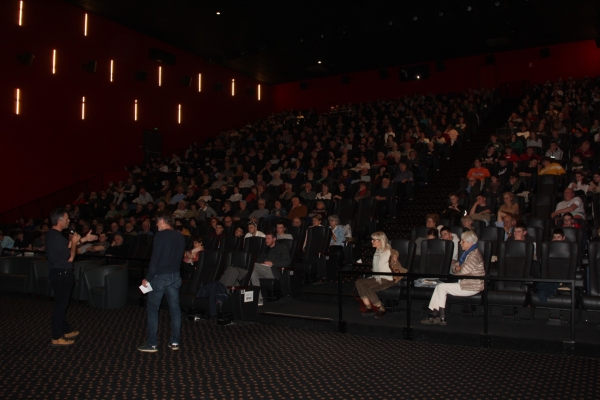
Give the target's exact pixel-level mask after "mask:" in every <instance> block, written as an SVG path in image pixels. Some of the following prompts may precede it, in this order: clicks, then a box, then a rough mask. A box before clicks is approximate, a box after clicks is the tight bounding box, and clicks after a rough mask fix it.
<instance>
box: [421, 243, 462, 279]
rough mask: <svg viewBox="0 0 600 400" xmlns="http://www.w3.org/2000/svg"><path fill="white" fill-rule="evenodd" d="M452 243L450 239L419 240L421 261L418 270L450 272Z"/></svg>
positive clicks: (422, 271)
mask: <svg viewBox="0 0 600 400" xmlns="http://www.w3.org/2000/svg"><path fill="white" fill-rule="evenodd" d="M453 246H454V243H452V241H451V240H444V239H431V240H423V241H422V242H421V262H420V264H419V270H418V271H416V272H418V273H422V274H447V273H449V272H450V265H451V263H452V252H453V248H454V247H453Z"/></svg>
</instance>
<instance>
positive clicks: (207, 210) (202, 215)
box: [197, 200, 217, 221]
mask: <svg viewBox="0 0 600 400" xmlns="http://www.w3.org/2000/svg"><path fill="white" fill-rule="evenodd" d="M216 216H217V213H216V211H215V210H213V209H212V207H210V206H209V205H208V204H206V202H205V201H204V200H198V217H197V219H198V221H206V220H208V219H210V218H214V217H216Z"/></svg>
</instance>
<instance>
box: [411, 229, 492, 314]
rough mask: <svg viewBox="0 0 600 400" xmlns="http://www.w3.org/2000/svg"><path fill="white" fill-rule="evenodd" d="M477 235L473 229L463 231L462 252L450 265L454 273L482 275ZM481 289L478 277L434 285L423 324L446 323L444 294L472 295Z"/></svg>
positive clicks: (483, 273) (481, 282)
mask: <svg viewBox="0 0 600 400" xmlns="http://www.w3.org/2000/svg"><path fill="white" fill-rule="evenodd" d="M477 241H478V239H477V235H476V234H475V232H473V231H467V232H463V234H462V235H461V241H460V246H461V247H462V249H463V254H462V256H461V257H460V259H459V260H458V262H456V263H454V264H453V265H452V272H454V275H464V276H483V275H485V269H484V267H483V256H482V255H481V253H480V252H479V250H477ZM482 290H483V281H482V280H479V279H461V280H460V281H458V282H456V283H440V284H438V285H437V286H436V287H435V290H434V292H433V295H432V296H431V301H430V302H429V309H430V310H431V311H432V313H431V314H430V315H429V317H427V318H425V319H424V320H422V321H421V323H422V324H425V325H446V313H445V308H446V296H447V295H449V294H451V295H453V296H463V297H467V296H473V295H475V294H477V293H479V292H481V291H482Z"/></svg>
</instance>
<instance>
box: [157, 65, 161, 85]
mask: <svg viewBox="0 0 600 400" xmlns="http://www.w3.org/2000/svg"><path fill="white" fill-rule="evenodd" d="M158 86H162V67H158Z"/></svg>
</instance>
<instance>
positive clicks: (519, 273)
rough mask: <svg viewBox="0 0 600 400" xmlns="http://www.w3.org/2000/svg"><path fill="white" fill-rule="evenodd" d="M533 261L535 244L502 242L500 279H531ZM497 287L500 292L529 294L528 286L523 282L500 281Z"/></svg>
mask: <svg viewBox="0 0 600 400" xmlns="http://www.w3.org/2000/svg"><path fill="white" fill-rule="evenodd" d="M532 259H533V243H528V242H526V241H524V240H508V241H506V242H502V243H501V244H500V249H499V254H498V277H499V278H527V277H529V274H530V272H531V261H532ZM496 287H497V289H498V290H499V291H515V292H527V286H526V285H525V284H524V283H522V282H504V281H500V282H498V284H497V286H496Z"/></svg>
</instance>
